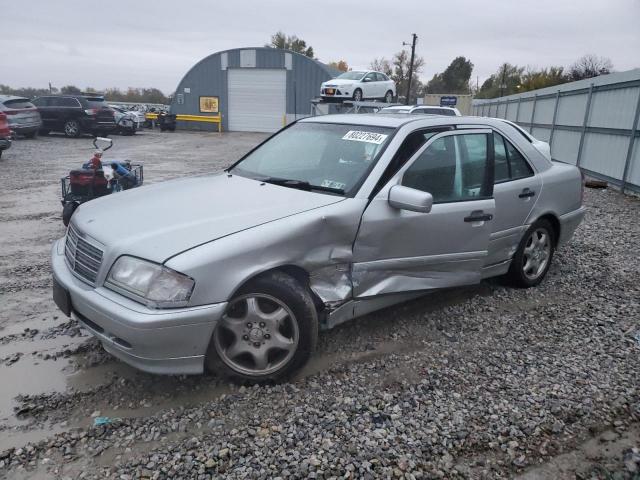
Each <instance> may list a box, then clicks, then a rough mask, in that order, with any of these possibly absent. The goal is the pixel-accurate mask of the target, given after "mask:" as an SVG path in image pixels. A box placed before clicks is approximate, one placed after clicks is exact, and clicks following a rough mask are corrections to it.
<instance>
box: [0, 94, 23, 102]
mask: <svg viewBox="0 0 640 480" xmlns="http://www.w3.org/2000/svg"><path fill="white" fill-rule="evenodd" d="M6 100H26V101H27V102H28V101H30V100H29V99H28V98H27V97H20V96H18V95H0V102H4V101H6Z"/></svg>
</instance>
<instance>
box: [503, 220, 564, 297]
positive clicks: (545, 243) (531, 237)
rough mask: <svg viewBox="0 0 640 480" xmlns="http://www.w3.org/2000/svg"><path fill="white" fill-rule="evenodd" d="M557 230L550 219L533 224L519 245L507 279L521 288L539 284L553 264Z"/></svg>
mask: <svg viewBox="0 0 640 480" xmlns="http://www.w3.org/2000/svg"><path fill="white" fill-rule="evenodd" d="M555 244H556V231H555V230H554V228H553V225H551V223H550V222H549V221H548V220H545V219H542V220H538V221H536V222H534V223H533V225H531V226H530V227H529V228H528V229H527V231H526V232H525V234H524V235H523V236H522V240H521V241H520V244H519V245H518V249H517V250H516V253H515V255H514V256H513V260H512V261H511V266H510V267H509V272H508V273H507V279H508V280H509V282H510V283H511V284H512V285H514V286H516V287H521V288H529V287H535V286H536V285H538V284H539V283H540V282H542V280H543V279H544V277H545V276H546V274H547V272H548V271H549V267H550V266H551V261H552V260H553V254H554V252H555Z"/></svg>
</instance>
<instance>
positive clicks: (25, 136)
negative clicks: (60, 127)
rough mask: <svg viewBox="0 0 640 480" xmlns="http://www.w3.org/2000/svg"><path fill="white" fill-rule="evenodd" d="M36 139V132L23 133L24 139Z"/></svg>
mask: <svg viewBox="0 0 640 480" xmlns="http://www.w3.org/2000/svg"><path fill="white" fill-rule="evenodd" d="M37 137H38V131H37V130H36V131H35V132H29V133H25V134H24V138H29V139H35V138H37Z"/></svg>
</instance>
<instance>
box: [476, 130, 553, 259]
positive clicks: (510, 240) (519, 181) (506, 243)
mask: <svg viewBox="0 0 640 480" xmlns="http://www.w3.org/2000/svg"><path fill="white" fill-rule="evenodd" d="M493 144H494V158H495V186H494V188H493V191H494V197H495V199H496V218H495V220H494V222H493V223H492V225H491V227H492V228H491V242H490V246H489V257H488V258H487V266H490V265H494V264H497V263H500V262H504V261H506V260H509V259H510V258H511V257H512V256H513V254H514V253H515V251H516V249H517V248H518V243H519V242H520V238H521V237H522V234H523V233H524V230H525V228H526V225H525V224H526V221H527V218H528V217H529V214H530V213H531V210H532V209H533V206H534V205H535V203H536V200H537V199H538V197H539V195H540V190H541V188H542V180H541V179H540V177H539V176H538V175H535V174H534V171H533V169H532V168H531V166H530V165H529V163H528V162H527V160H526V159H525V157H524V154H522V153H521V152H520V151H519V150H518V149H517V148H516V147H515V146H514V145H513V143H511V142H510V141H509V140H508V139H507V138H506V137H504V136H503V135H500V134H499V133H497V132H494V134H493Z"/></svg>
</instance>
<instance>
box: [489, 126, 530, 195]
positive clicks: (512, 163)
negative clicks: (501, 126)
mask: <svg viewBox="0 0 640 480" xmlns="http://www.w3.org/2000/svg"><path fill="white" fill-rule="evenodd" d="M493 146H494V154H495V183H500V182H506V181H509V180H518V179H520V178H526V177H530V176H531V175H533V170H531V167H530V166H529V164H528V163H527V161H526V160H525V159H524V157H523V156H522V154H521V153H520V152H519V151H518V150H517V149H516V147H514V146H513V144H512V143H511V142H509V140H507V139H506V138H504V137H503V136H502V135H500V134H498V133H494V134H493Z"/></svg>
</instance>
